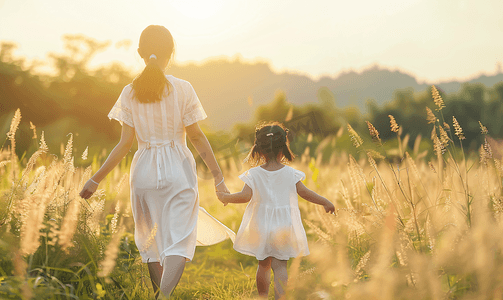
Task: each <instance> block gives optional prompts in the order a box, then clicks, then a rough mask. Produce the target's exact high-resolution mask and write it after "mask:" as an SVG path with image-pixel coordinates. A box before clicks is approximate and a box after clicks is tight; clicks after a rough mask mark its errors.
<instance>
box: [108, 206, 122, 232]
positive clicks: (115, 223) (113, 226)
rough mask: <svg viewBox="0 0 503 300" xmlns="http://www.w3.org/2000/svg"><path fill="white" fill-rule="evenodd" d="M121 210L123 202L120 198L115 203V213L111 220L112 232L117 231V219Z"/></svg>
mask: <svg viewBox="0 0 503 300" xmlns="http://www.w3.org/2000/svg"><path fill="white" fill-rule="evenodd" d="M120 210H121V202H120V200H117V203H116V204H115V213H114V216H113V217H112V220H111V221H110V232H112V233H116V232H117V221H118V220H119V213H120Z"/></svg>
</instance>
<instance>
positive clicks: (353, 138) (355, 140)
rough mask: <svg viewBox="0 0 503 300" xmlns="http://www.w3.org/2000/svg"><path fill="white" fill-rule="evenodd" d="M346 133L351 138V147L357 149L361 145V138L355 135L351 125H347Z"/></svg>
mask: <svg viewBox="0 0 503 300" xmlns="http://www.w3.org/2000/svg"><path fill="white" fill-rule="evenodd" d="M348 132H349V137H350V138H351V141H352V142H353V145H354V146H355V147H356V148H358V147H360V146H361V145H362V144H363V140H362V138H361V137H360V136H359V135H358V133H356V131H355V130H354V129H353V127H351V125H350V124H349V123H348Z"/></svg>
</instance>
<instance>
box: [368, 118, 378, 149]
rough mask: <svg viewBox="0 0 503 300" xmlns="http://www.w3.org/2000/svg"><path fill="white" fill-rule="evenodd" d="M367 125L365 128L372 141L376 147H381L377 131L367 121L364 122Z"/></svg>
mask: <svg viewBox="0 0 503 300" xmlns="http://www.w3.org/2000/svg"><path fill="white" fill-rule="evenodd" d="M365 122H366V123H367V127H368V129H369V132H370V136H372V141H373V142H375V143H377V144H378V145H382V142H381V138H380V137H379V131H377V129H376V128H375V127H374V125H372V123H370V122H369V121H365Z"/></svg>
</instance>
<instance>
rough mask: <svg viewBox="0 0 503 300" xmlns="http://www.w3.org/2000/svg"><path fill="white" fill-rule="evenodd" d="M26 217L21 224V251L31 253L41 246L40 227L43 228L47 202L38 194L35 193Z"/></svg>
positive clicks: (26, 253)
mask: <svg viewBox="0 0 503 300" xmlns="http://www.w3.org/2000/svg"><path fill="white" fill-rule="evenodd" d="M30 198H31V201H30V202H31V205H30V208H29V210H28V213H27V216H26V219H25V220H24V222H23V224H22V225H21V241H20V247H21V249H20V251H21V253H22V254H23V255H30V254H33V253H35V251H37V249H38V247H39V246H40V229H42V228H43V224H42V223H43V221H44V215H45V208H46V203H45V201H43V199H41V198H40V196H38V195H33V196H32V197H30Z"/></svg>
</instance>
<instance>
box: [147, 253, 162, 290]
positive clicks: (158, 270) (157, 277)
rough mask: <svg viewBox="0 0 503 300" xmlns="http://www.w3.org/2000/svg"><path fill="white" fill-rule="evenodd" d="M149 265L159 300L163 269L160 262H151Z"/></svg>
mask: <svg viewBox="0 0 503 300" xmlns="http://www.w3.org/2000/svg"><path fill="white" fill-rule="evenodd" d="M147 265H148V272H149V274H150V280H151V281H152V287H153V288H154V295H155V299H157V297H158V296H159V287H160V286H161V277H162V267H161V264H160V263H159V262H149V263H148V264H147Z"/></svg>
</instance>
